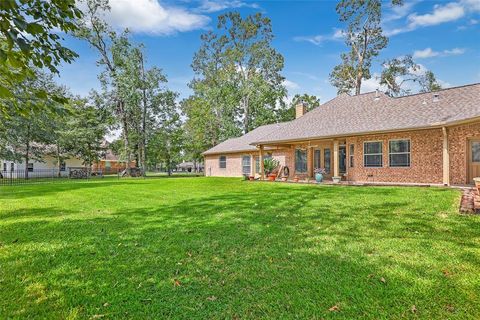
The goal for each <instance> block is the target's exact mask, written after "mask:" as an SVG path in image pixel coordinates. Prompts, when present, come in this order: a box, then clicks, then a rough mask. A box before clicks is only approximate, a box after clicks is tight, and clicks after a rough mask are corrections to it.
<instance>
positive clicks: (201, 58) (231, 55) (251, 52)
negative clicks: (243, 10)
mask: <svg viewBox="0 0 480 320" xmlns="http://www.w3.org/2000/svg"><path fill="white" fill-rule="evenodd" d="M201 39H202V45H201V47H200V49H199V51H198V52H197V53H196V54H195V57H194V60H193V64H192V67H193V70H194V71H195V73H196V78H195V79H194V80H193V81H192V83H191V87H192V88H193V90H194V93H195V95H196V96H197V97H199V98H201V99H203V100H204V101H205V102H206V103H208V104H210V105H211V110H212V112H213V113H215V114H216V115H217V118H218V121H217V122H218V125H219V127H220V128H222V130H221V134H223V133H226V134H225V135H224V136H222V137H221V138H220V140H224V139H226V138H229V137H231V136H237V135H238V134H240V133H241V132H243V133H246V132H249V131H250V130H252V129H254V128H256V127H258V126H259V125H262V124H266V123H271V122H274V121H275V120H276V119H275V109H276V108H277V105H278V103H279V101H281V99H282V98H283V97H284V96H285V94H286V90H285V88H284V86H283V80H284V78H283V77H282V75H281V73H280V72H281V70H282V69H283V65H284V60H283V57H282V55H281V54H279V53H278V52H277V51H276V50H275V49H274V48H273V47H272V39H273V32H272V27H271V21H270V19H269V18H267V17H264V16H263V15H262V14H260V13H257V14H254V15H251V16H247V17H245V18H242V17H241V15H240V14H239V13H238V12H229V13H226V14H224V15H221V16H219V17H218V24H217V30H216V32H208V33H207V34H204V35H202V38H201Z"/></svg>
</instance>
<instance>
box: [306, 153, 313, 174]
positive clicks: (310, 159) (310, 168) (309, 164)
mask: <svg viewBox="0 0 480 320" xmlns="http://www.w3.org/2000/svg"><path fill="white" fill-rule="evenodd" d="M307 176H308V177H309V178H310V177H313V148H312V147H308V148H307Z"/></svg>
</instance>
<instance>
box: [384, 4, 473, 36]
mask: <svg viewBox="0 0 480 320" xmlns="http://www.w3.org/2000/svg"><path fill="white" fill-rule="evenodd" d="M399 8H401V7H399ZM398 10H400V9H398ZM475 12H480V1H479V0H460V1H458V2H449V3H446V4H436V5H434V6H433V10H432V11H431V12H430V13H425V14H418V13H417V12H415V13H412V14H409V15H408V17H407V24H406V26H404V27H400V28H388V27H386V28H385V34H386V35H387V36H393V35H397V34H400V33H405V32H409V31H413V30H415V29H417V28H421V27H428V26H435V25H438V24H442V23H446V22H453V21H457V20H459V19H460V18H463V17H465V16H466V15H468V14H469V13H475ZM394 17H398V19H399V18H402V15H401V14H398V15H397V16H395V15H394ZM391 20H395V19H389V20H384V22H387V21H391ZM472 21H473V22H474V23H473V24H475V22H476V21H477V20H476V19H473V18H472V19H471V20H470V25H472V23H471V22H472ZM457 29H459V30H463V29H466V27H465V26H460V27H458V28H457Z"/></svg>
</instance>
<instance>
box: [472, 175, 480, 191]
mask: <svg viewBox="0 0 480 320" xmlns="http://www.w3.org/2000/svg"><path fill="white" fill-rule="evenodd" d="M473 181H475V187H477V190H478V192H480V177H478V178H473Z"/></svg>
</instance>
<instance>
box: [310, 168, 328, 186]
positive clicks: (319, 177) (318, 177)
mask: <svg viewBox="0 0 480 320" xmlns="http://www.w3.org/2000/svg"><path fill="white" fill-rule="evenodd" d="M313 172H314V173H315V181H317V183H320V182H322V181H323V176H324V175H325V174H327V171H326V170H325V169H324V168H315V170H314V171H313Z"/></svg>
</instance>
